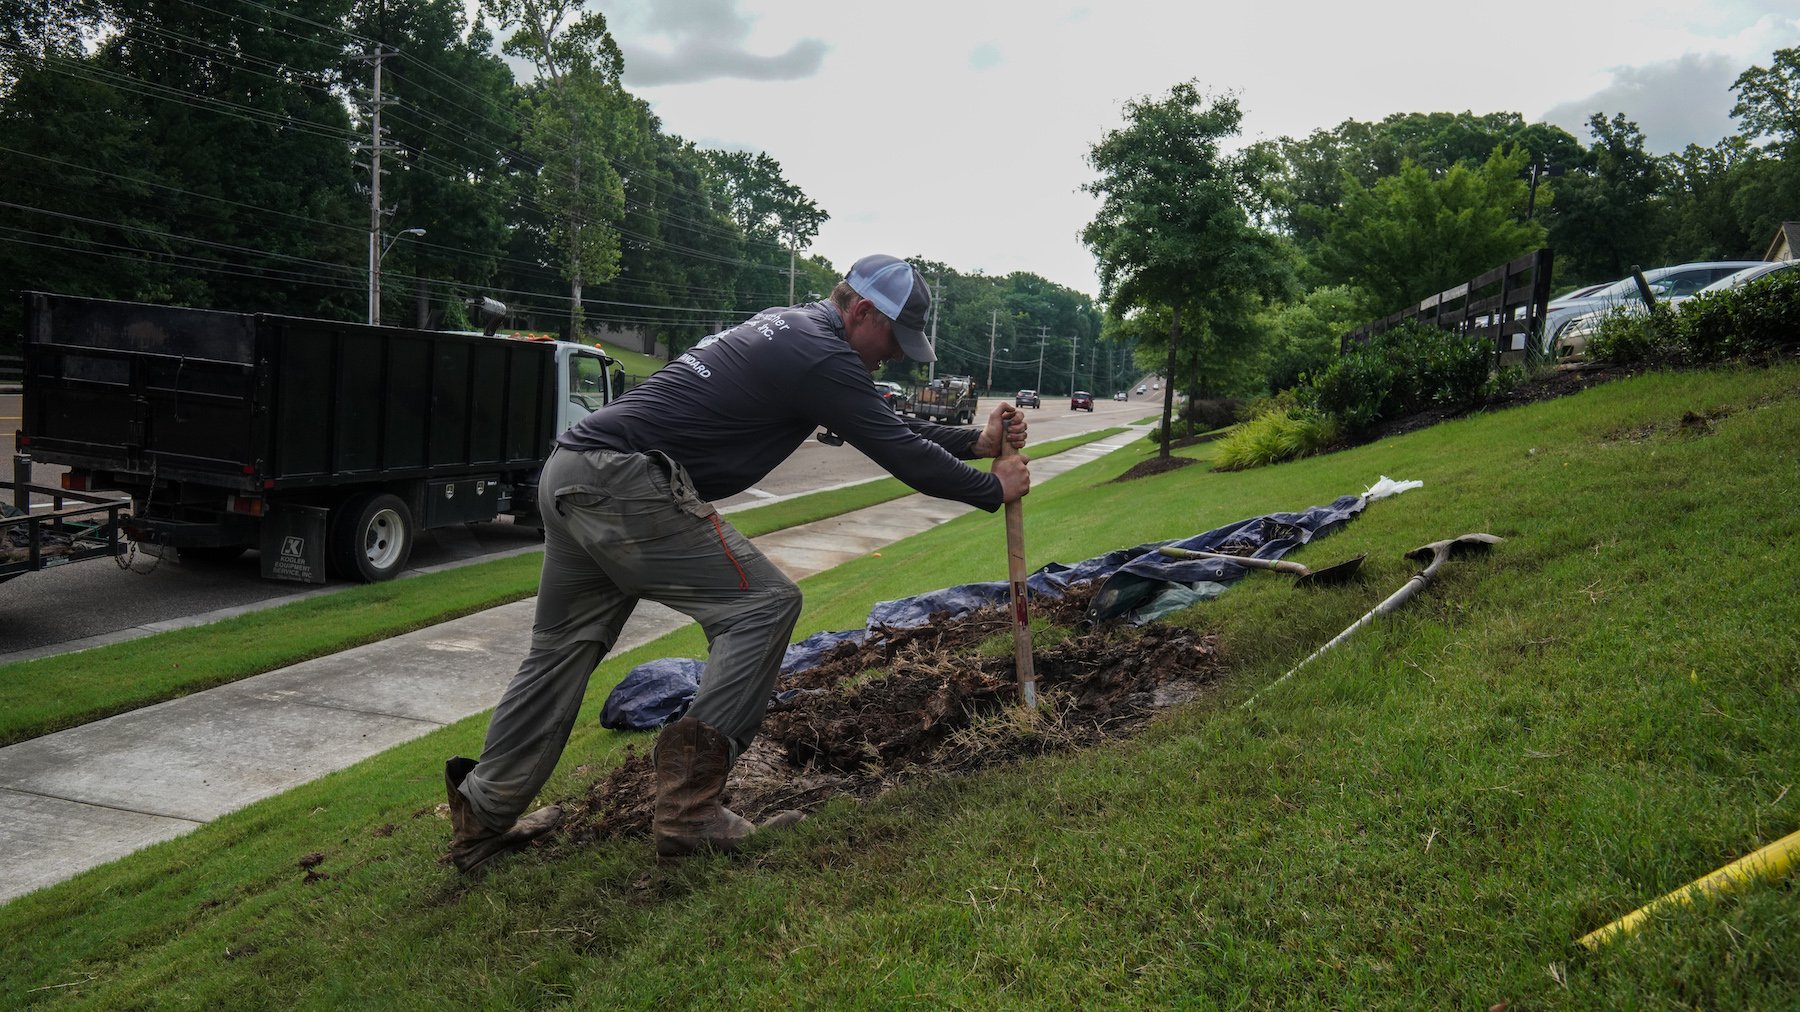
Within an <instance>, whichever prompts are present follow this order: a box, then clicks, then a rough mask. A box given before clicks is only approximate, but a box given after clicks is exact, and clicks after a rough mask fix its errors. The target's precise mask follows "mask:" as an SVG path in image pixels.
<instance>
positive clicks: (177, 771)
mask: <svg viewBox="0 0 1800 1012" xmlns="http://www.w3.org/2000/svg"><path fill="white" fill-rule="evenodd" d="M1143 431H1144V429H1143V427H1142V426H1139V427H1136V428H1133V429H1130V430H1127V431H1126V432H1123V433H1120V434H1117V435H1114V436H1111V437H1108V438H1106V439H1103V440H1100V441H1098V442H1095V443H1089V444H1088V445H1086V446H1082V447H1077V448H1075V449H1073V450H1069V451H1067V452H1064V453H1059V454H1057V455H1055V456H1053V457H1047V458H1045V459H1044V460H1042V461H1038V462H1035V463H1033V464H1032V481H1033V483H1034V484H1042V483H1043V482H1045V481H1047V480H1049V479H1051V478H1053V477H1055V476H1056V475H1058V474H1061V473H1063V472H1064V471H1067V470H1069V469H1070V468H1073V467H1077V466H1079V465H1081V464H1084V463H1087V462H1088V461H1090V460H1094V459H1095V458H1097V457H1100V456H1102V455H1104V454H1106V453H1109V452H1111V451H1113V450H1116V449H1119V448H1120V447H1123V446H1125V445H1126V444H1128V443H1130V442H1131V441H1133V440H1135V439H1138V438H1140V437H1141V436H1142V434H1143ZM971 509H972V508H971V507H968V506H964V505H961V504H960V503H953V502H946V501H944V500H941V499H933V498H930V497H928V496H923V495H912V496H907V497H905V498H903V499H896V500H894V501H892V502H889V503H884V504H882V505H879V506H872V507H870V508H868V509H864V510H858V511H856V512H854V513H849V514H845V515H843V516H838V517H833V518H831V519H829V520H821V521H819V522H817V523H812V524H805V525H803V526H800V527H793V528H789V529H787V530H784V531H776V532H774V533H772V534H767V535H764V536H763V537H760V538H757V539H755V543H756V545H757V547H758V548H760V549H761V550H762V551H763V553H764V554H766V555H768V556H769V558H770V559H772V560H773V561H774V562H775V564H776V565H778V566H780V567H781V569H782V571H783V572H785V573H787V574H788V576H789V577H791V578H793V579H795V580H801V579H804V578H806V577H808V576H812V575H813V574H815V573H819V572H823V571H824V570H826V569H830V568H832V567H833V566H837V565H840V564H842V563H844V562H848V561H850V560H851V559H855V558H858V557H860V556H863V555H867V554H868V553H870V552H873V551H876V550H878V549H880V548H882V547H883V546H885V545H889V544H892V543H894V542H896V541H899V540H900V539H902V538H906V537H909V536H911V535H913V534H918V533H920V532H923V531H926V530H930V529H931V528H933V527H936V526H938V525H939V524H942V523H944V522H945V521H947V520H949V519H951V518H953V517H956V516H960V515H961V514H963V513H967V512H970V511H971ZM996 524H998V521H996ZM996 578H999V576H998V574H997V576H996ZM927 589H929V588H927ZM533 605H534V602H533V601H530V600H526V601H520V602H518V603H515V604H509V605H504V606H502V607H498V608H493V609H490V610H488V611H484V612H480V613H478V614H475V615H470V616H468V617H466V618H461V619H457V620H455V621H451V622H445V623H443V624H441V625H436V626H432V627H431V628H429V629H422V630H419V631H417V632H413V633H408V634H406V635H404V636H399V637H396V638H394V639H391V640H385V641H382V642H380V643H372V644H369V645H367V646H363V647H357V648H355V649H352V650H346V651H344V652H343V653H340V654H334V655H332V656H330V657H322V658H319V659H317V660H312V661H307V662H304V663H302V664H296V665H294V666H292V667H288V668H282V669H280V670H278V671H271V672H269V673H267V674H263V675H257V676H255V677H252V678H246V679H243V680H242V681H238V682H233V683H231V684H230V685H223V686H219V687H218V688H215V689H209V690H207V691H205V692H199V693H195V694H193V695H191V696H184V697H182V698H181V699H175V700H170V701H169V702H166V703H158V704H156V705H154V706H149V707H145V708H144V709H142V710H136V711H133V712H131V713H125V714H120V715H119V716H116V717H109V718H107V719H105V720H99V721H95V722H94V723H92V724H87V725H84V726H82V727H77V728H71V729H69V730H67V731H60V732H57V733H56V734H51V735H46V736H44V737H42V738H36V739H33V740H31V741H26V742H21V743H19V744H17V745H12V746H8V747H6V748H0V850H3V852H4V853H6V854H7V855H9V860H8V861H7V862H5V863H4V864H0V902H4V901H6V900H9V899H12V898H13V897H15V896H20V895H23V894H24V893H27V892H30V891H32V890H34V889H39V888H42V887H44V886H47V885H51V884H53V883H56V882H60V881H62V880H63V879H66V878H69V877H70V876H72V875H74V874H76V873H77V872H80V871H83V870H86V869H88V868H92V867H94V866H96V865H100V864H103V863H105V862H107V861H111V860H114V859H116V858H119V857H122V856H124V855H126V854H129V853H131V852H132V851H134V850H137V849H139V848H141V847H144V846H147V845H149V844H152V843H155V842H158V841H160V840H167V839H170V838H172V837H176V836H180V835H181V834H183V833H186V832H189V831H190V830H193V829H195V828H197V827H198V826H200V825H202V824H204V823H206V822H208V821H211V820H212V819H215V818H217V817H219V816H221V815H224V814H225V813H227V812H231V811H234V810H236V809H239V808H242V807H244V806H245V805H248V804H250V803H251V802H254V801H258V800H260V799H262V798H266V797H269V796H271V795H273V794H278V793H280V792H281V791H284V790H287V789H288V788H290V787H295V786H298V785H300V784H303V783H306V782H307V781H310V780H313V779H315V778H317V777H321V776H324V775H325V774H327V773H331V772H333V771H336V770H339V769H343V768H344V767H346V766H349V765H351V764H353V763H356V762H359V761H361V760H363V759H366V758H368V757H369V756H372V755H375V754H377V753H380V752H383V751H385V750H387V749H389V748H392V747H394V746H395V745H398V744H400V743H402V742H405V741H408V740H410V739H413V738H416V737H419V736H420V735H423V734H426V733H428V732H430V731H434V730H436V729H438V728H440V727H443V726H445V725H447V724H451V723H454V722H455V721H458V720H461V719H463V718H465V717H468V716H470V715H471V714H476V713H480V712H482V711H484V710H486V709H488V708H490V707H492V706H493V705H494V703H495V702H496V701H497V700H498V699H499V698H500V692H501V690H502V689H504V688H505V686H506V683H507V682H508V681H509V680H510V679H511V678H512V674H513V670H514V668H515V667H516V666H517V664H518V662H519V659H520V658H521V657H523V656H524V655H525V652H526V649H527V647H528V646H529V644H530V640H531V618H532V609H533ZM689 621H690V620H689V619H688V618H687V617H686V616H685V615H680V614H677V613H676V612H673V611H670V610H669V609H667V608H664V607H662V606H660V605H656V604H653V603H651V602H648V601H646V602H643V603H641V604H639V606H638V608H637V610H636V612H635V613H634V614H633V615H632V617H631V621H630V622H629V623H627V624H626V626H625V630H624V632H623V634H622V635H621V636H620V639H619V642H618V644H617V645H616V646H615V647H614V652H615V653H617V652H622V651H625V650H630V649H632V648H634V647H637V646H640V645H642V644H644V643H648V642H650V641H652V640H654V639H656V638H658V637H660V636H663V635H664V634H666V633H668V632H670V631H672V630H674V629H677V628H680V627H681V626H683V625H685V624H687V623H688V622H689Z"/></svg>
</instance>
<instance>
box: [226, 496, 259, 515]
mask: <svg viewBox="0 0 1800 1012" xmlns="http://www.w3.org/2000/svg"><path fill="white" fill-rule="evenodd" d="M225 508H226V509H228V510H230V511H231V512H233V513H242V514H244V515H245V516H252V517H260V516H262V515H263V498H262V496H259V495H234V496H232V497H230V498H229V499H227V500H226V501H225Z"/></svg>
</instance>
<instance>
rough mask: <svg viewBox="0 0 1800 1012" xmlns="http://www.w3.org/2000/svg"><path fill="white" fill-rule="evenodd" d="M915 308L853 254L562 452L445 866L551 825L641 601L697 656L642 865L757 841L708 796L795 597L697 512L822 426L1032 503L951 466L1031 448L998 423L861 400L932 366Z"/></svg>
mask: <svg viewBox="0 0 1800 1012" xmlns="http://www.w3.org/2000/svg"><path fill="white" fill-rule="evenodd" d="M930 304H931V293H930V289H929V288H927V287H926V285H925V281H924V279H923V278H922V277H921V276H920V275H919V272H918V271H917V270H916V269H915V268H914V267H913V266H912V265H911V264H909V263H907V262H906V261H904V260H899V259H896V258H894V257H890V256H882V255H875V256H867V257H864V258H862V259H861V260H858V261H857V262H856V263H855V264H854V265H853V266H852V267H851V268H850V272H849V274H848V275H847V276H846V277H845V279H844V281H843V282H841V283H839V285H838V286H837V288H836V289H834V290H833V291H832V293H831V297H830V299H828V300H826V301H823V302H815V303H811V304H808V305H802V306H793V307H789V308H787V309H770V310H766V311H764V312H762V313H759V314H757V315H756V316H753V317H751V318H750V319H749V320H748V321H746V322H744V323H742V324H739V325H738V326H736V327H733V328H732V329H730V330H727V331H724V332H722V333H719V334H715V335H713V336H711V337H708V338H706V339H705V340H703V341H701V342H700V343H699V344H698V345H696V346H695V347H694V349H693V350H691V351H689V352H686V353H684V354H682V355H680V356H678V357H677V358H676V359H675V361H673V362H671V363H669V364H668V365H667V366H665V367H663V368H662V369H660V370H658V371H657V372H656V373H655V375H653V376H651V377H650V378H649V379H648V380H647V381H645V382H644V383H643V384H642V385H640V386H638V387H637V388H635V389H633V390H631V391H630V392H628V393H627V394H625V396H623V397H621V398H620V399H619V400H617V401H615V402H613V403H612V404H609V405H607V406H606V407H604V408H601V409H600V410H598V411H595V412H594V413H593V414H591V415H589V416H588V417H587V418H585V419H583V420H582V421H580V422H578V423H576V424H575V425H573V426H571V427H570V428H569V430H568V431H567V432H564V433H563V434H562V435H561V436H560V437H558V439H557V449H556V451H555V452H554V453H553V454H552V455H551V457H550V459H549V461H547V462H546V463H545V465H544V471H543V475H542V477H541V478H540V481H539V485H538V494H539V511H540V512H541V514H542V515H543V519H544V570H543V576H542V578H541V581H540V584H539V588H538V597H537V615H536V618H535V620H534V621H533V624H532V642H531V651H530V653H528V654H527V655H526V657H525V659H524V661H523V662H522V663H521V664H520V666H519V670H518V673H517V674H516V675H515V676H514V677H513V680H512V682H511V684H509V685H508V686H507V688H506V691H505V693H504V694H503V695H502V696H501V699H500V704H499V706H498V707H497V708H496V709H495V710H494V716H493V719H492V721H491V722H490V723H489V724H488V732H487V741H486V743H485V745H484V746H483V747H482V752H481V761H480V762H479V763H477V762H475V761H474V760H471V759H466V758H463V757H460V756H459V757H456V758H453V759H451V760H450V761H449V762H448V763H447V764H446V765H445V769H444V779H445V784H446V788H447V790H448V794H449V800H450V811H451V823H452V829H453V835H452V839H451V844H450V856H451V859H452V860H453V861H454V862H455V864H456V866H457V868H459V869H460V870H462V871H465V872H467V871H472V870H474V869H475V868H478V867H480V866H481V865H482V864H483V863H485V862H486V861H487V860H489V859H490V858H492V857H494V856H496V855H499V854H502V853H505V852H507V851H509V850H512V849H515V848H517V847H520V846H523V845H524V844H526V843H528V842H530V841H531V840H532V839H534V838H536V837H538V836H541V835H543V834H544V833H547V832H549V831H550V830H551V829H553V828H555V826H556V825H557V823H558V822H559V821H560V819H561V817H562V813H561V811H560V809H558V808H556V807H555V806H549V807H546V808H542V809H539V810H538V811H536V812H533V813H531V814H530V815H529V816H525V817H524V818H520V816H521V815H522V813H524V811H525V808H526V806H527V805H529V804H530V803H531V800H532V799H533V798H534V797H536V796H537V793H538V791H539V789H541V788H542V787H543V785H544V782H545V781H546V780H548V779H549V777H550V773H551V771H552V770H553V769H554V768H555V766H556V763H557V760H558V759H559V758H560V756H561V755H562V750H563V746H564V745H565V744H566V743H567V742H568V738H569V732H570V731H571V730H572V729H573V727H574V724H575V717H576V713H577V711H578V710H579V708H580V705H581V700H582V697H583V695H584V694H585V693H586V691H587V683H588V676H589V675H591V674H592V673H593V670H594V668H595V667H596V666H597V665H598V664H599V663H600V660H601V658H602V657H604V656H605V655H606V652H607V651H608V650H610V649H611V648H612V645H613V643H614V641H615V640H616V639H617V638H618V635H619V630H620V629H621V628H622V627H623V626H624V625H625V620H626V619H627V618H628V617H629V616H630V614H631V610H632V608H633V607H634V606H635V605H636V604H637V601H638V600H639V599H640V598H649V599H650V600H653V601H658V602H660V603H662V604H665V605H667V606H669V607H671V608H674V609H676V610H677V611H680V612H683V613H685V614H687V615H690V616H692V617H693V618H694V619H695V620H696V621H698V622H699V623H700V626H701V628H702V629H703V630H705V632H706V636H707V641H708V644H709V657H708V659H707V665H706V673H705V675H704V676H703V677H702V679H701V682H700V691H699V693H698V694H697V695H696V696H695V697H694V702H693V705H692V706H691V707H690V708H689V709H688V712H687V714H686V715H685V716H684V717H682V719H681V720H679V721H676V722H675V723H673V724H671V725H669V726H668V727H666V728H664V729H663V730H662V732H661V733H660V734H659V736H658V737H657V742H656V752H655V766H656V794H657V796H656V809H655V816H654V819H653V826H652V833H653V835H654V837H655V841H656V849H657V853H658V854H660V855H663V856H666V857H675V856H682V855H686V854H691V853H694V852H696V851H699V850H705V849H717V850H731V849H734V848H735V847H736V846H737V844H738V843H739V842H740V841H741V840H742V839H743V838H744V837H746V836H748V835H749V834H750V833H751V832H753V831H754V830H755V829H756V828H758V827H755V826H752V825H751V824H750V823H749V822H748V821H747V820H745V819H743V818H741V817H739V816H738V815H737V814H735V813H733V812H732V811H731V810H730V809H727V808H725V807H724V806H723V805H722V804H721V803H720V796H721V793H722V791H723V790H724V786H725V776H726V774H727V773H728V772H729V771H730V768H731V764H732V762H733V761H734V760H735V759H736V758H737V756H738V755H739V754H740V753H741V752H742V751H743V750H744V749H745V748H746V747H748V746H749V744H750V741H751V740H752V739H753V738H754V737H755V736H756V731H757V728H758V727H760V726H761V724H762V719H763V709H764V707H765V706H766V705H767V702H768V699H769V692H770V689H771V688H772V687H773V685H774V682H775V677H776V675H777V674H778V672H779V669H780V664H781V657H782V654H783V653H784V651H785V650H786V649H787V645H788V641H789V640H790V639H791V638H792V636H793V631H794V623H795V622H796V621H797V620H798V619H799V616H800V591H799V588H797V587H795V586H794V583H793V581H792V580H789V579H788V578H787V577H786V576H785V575H783V574H782V573H781V571H780V570H778V569H776V568H775V566H774V565H773V564H771V563H770V562H769V561H768V560H767V559H765V558H764V557H763V555H762V553H761V552H759V551H757V549H756V547H755V546H754V545H752V544H751V543H750V542H749V540H748V539H746V538H744V537H743V536H742V535H741V534H739V533H738V532H737V530H736V529H734V528H733V527H732V526H731V525H730V524H729V523H727V522H725V520H724V518H722V517H721V516H719V514H718V512H717V511H716V510H714V509H713V507H712V505H711V501H712V500H715V499H721V498H725V497H727V496H731V495H735V494H737V493H738V492H741V491H743V490H744V489H746V488H749V487H750V486H751V485H752V484H754V483H755V482H757V481H759V480H761V479H762V477H763V476H764V475H766V474H768V473H769V472H770V471H771V470H773V469H774V468H775V467H776V466H777V465H779V464H780V463H781V462H782V461H783V460H785V459H787V457H788V455H789V454H791V453H792V452H793V451H794V450H795V449H796V448H797V447H799V446H800V444H801V443H802V442H804V441H805V440H806V438H807V437H808V436H809V435H811V434H812V432H813V431H814V430H815V429H816V428H818V427H820V426H824V427H825V428H827V429H829V430H831V431H833V432H836V433H838V434H840V435H842V436H843V437H844V439H845V440H846V441H848V442H849V443H850V444H851V445H852V446H854V447H856V448H857V449H858V450H861V451H862V452H863V453H865V454H867V455H868V456H869V458H870V459H871V460H874V461H875V462H876V463H878V464H880V465H881V466H882V467H884V468H886V469H887V470H888V471H889V472H891V473H893V474H894V475H895V476H896V477H898V478H900V479H901V480H902V481H904V482H906V483H907V484H908V485H911V486H912V487H913V488H915V489H918V490H919V491H921V492H925V493H927V494H930V495H934V496H938V497H940V498H944V499H953V500H957V501H959V502H965V503H968V504H970V505H973V506H979V507H981V508H982V509H985V510H988V511H989V512H992V511H994V510H996V509H999V508H1000V506H1001V504H1003V503H1007V502H1014V501H1016V500H1018V499H1019V498H1021V497H1022V496H1024V495H1025V494H1026V492H1027V491H1029V489H1030V487H1031V474H1030V471H1029V469H1028V467H1027V459H1026V458H1025V457H1024V456H1021V455H1017V454H1014V455H1009V456H1007V457H1005V458H1000V459H996V460H995V462H994V466H993V472H992V473H991V474H988V473H983V472H981V471H978V470H976V469H974V468H972V467H969V466H968V465H967V464H964V463H962V461H963V460H967V459H971V458H975V457H996V458H999V454H1000V449H1001V443H1002V440H1005V441H1006V442H1008V443H1010V444H1012V445H1013V446H1014V447H1015V448H1016V447H1021V446H1023V445H1024V443H1025V421H1024V415H1023V414H1021V413H1020V412H1018V411H1017V410H1016V409H1015V408H1013V406H1012V405H1010V404H1002V405H1000V407H998V408H996V409H995V410H994V411H993V412H992V413H991V414H990V415H989V416H988V419H987V422H986V424H985V425H984V426H983V427H982V428H981V429H980V430H979V431H978V430H975V429H965V428H956V427H950V426H942V425H932V424H929V423H925V422H918V421H910V420H902V419H900V418H899V417H897V416H896V415H895V414H894V413H893V411H892V410H890V409H889V408H888V406H887V404H886V402H884V401H883V400H882V399H881V395H880V394H879V393H878V392H877V391H876V389H875V387H874V385H873V384H872V383H871V382H870V376H871V374H873V373H874V372H875V370H876V369H878V368H879V367H880V366H881V364H882V363H883V362H889V361H898V360H900V359H901V358H902V357H909V358H912V359H914V360H916V361H920V362H930V361H932V359H933V352H932V349H931V345H930V343H929V342H928V341H927V340H926V339H925V335H924V332H923V324H924V320H925V314H926V311H927V309H929V307H930ZM797 819H798V815H796V814H793V813H784V815H783V816H778V817H776V818H775V819H772V820H770V821H769V822H767V823H764V826H765V827H766V826H769V825H775V824H787V823H789V822H792V821H796V820H797ZM515 820H516V821H515Z"/></svg>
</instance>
